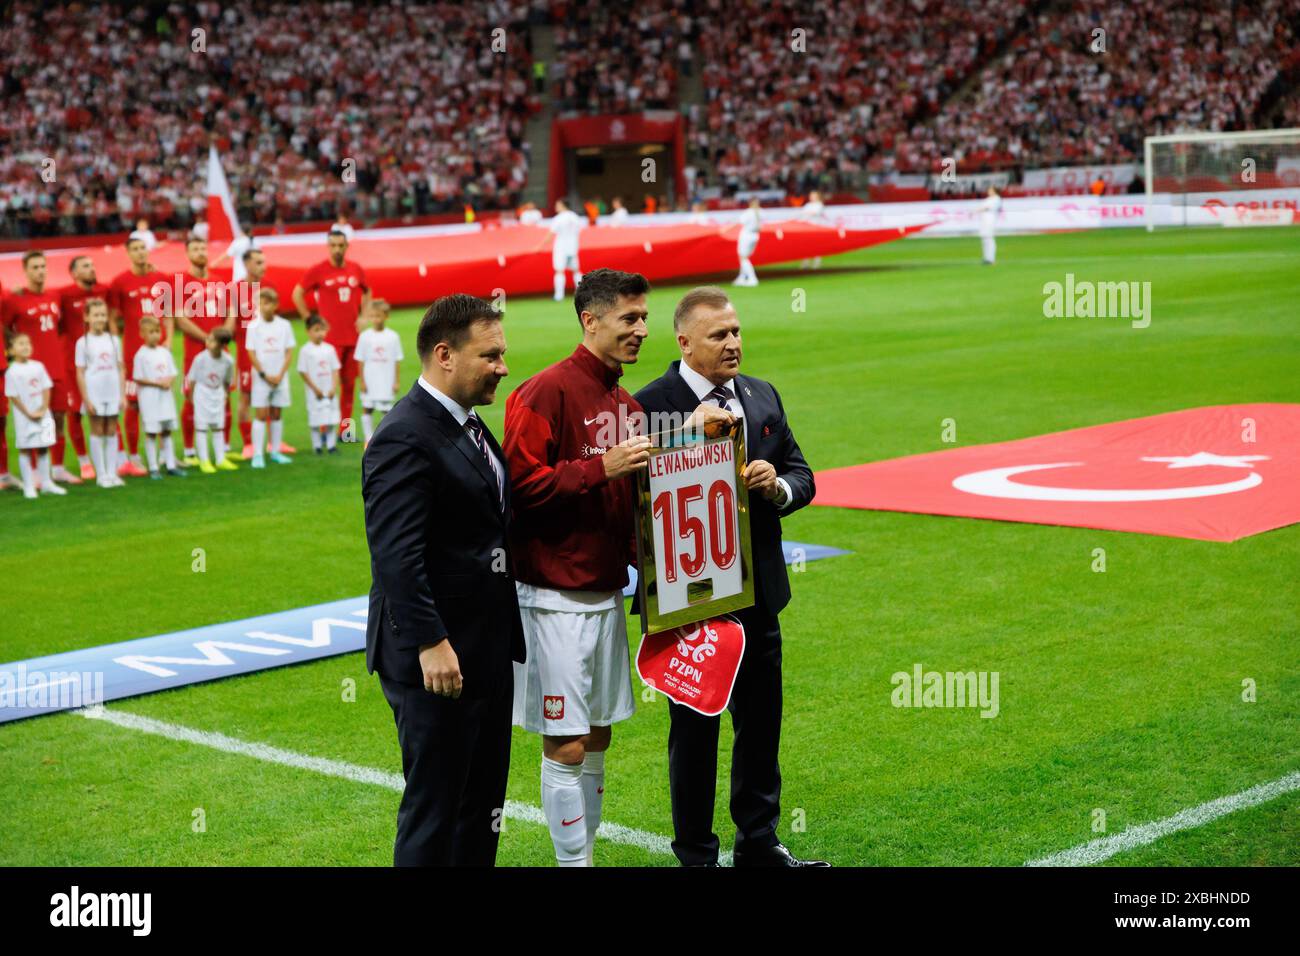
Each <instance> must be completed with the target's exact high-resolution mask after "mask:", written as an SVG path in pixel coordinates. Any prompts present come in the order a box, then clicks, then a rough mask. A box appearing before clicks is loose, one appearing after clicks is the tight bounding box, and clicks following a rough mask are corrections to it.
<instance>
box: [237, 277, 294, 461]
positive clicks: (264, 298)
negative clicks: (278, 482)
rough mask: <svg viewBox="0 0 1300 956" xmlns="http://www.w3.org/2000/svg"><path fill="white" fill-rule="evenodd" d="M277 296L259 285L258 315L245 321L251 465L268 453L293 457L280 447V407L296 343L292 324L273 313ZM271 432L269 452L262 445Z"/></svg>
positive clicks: (284, 401) (285, 401) (286, 400)
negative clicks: (249, 369) (250, 378)
mask: <svg viewBox="0 0 1300 956" xmlns="http://www.w3.org/2000/svg"><path fill="white" fill-rule="evenodd" d="M279 307H280V296H279V295H278V294H276V291H275V290H274V289H272V288H270V287H267V288H264V289H262V291H261V292H260V293H259V294H258V297H257V308H258V311H259V312H260V315H259V316H258V317H257V318H256V319H254V320H253V321H252V322H250V323H248V337H247V339H246V340H245V341H246V342H247V343H248V360H249V362H251V363H252V366H253V394H252V401H251V402H250V404H251V405H252V406H253V416H254V417H253V467H254V468H265V467H266V459H267V458H268V457H269V458H270V459H271V461H273V462H274V463H275V464H277V465H287V464H289V463H290V462H292V461H293V459H292V458H290V457H289V456H288V455H286V454H284V453H283V452H282V451H280V445H281V444H282V443H283V441H284V419H283V418H281V417H280V416H281V410H282V409H285V408H288V407H289V404H290V401H291V397H290V395H289V368H290V366H291V364H292V362H291V361H290V360H291V358H292V355H293V347H294V345H295V344H296V343H295V341H294V337H293V326H291V325H290V324H289V322H288V320H287V319H283V318H281V317H280V316H278V315H276V314H275V313H276V309H278V308H279ZM268 426H269V430H270V433H271V448H270V452H269V453H268V454H266V455H263V451H264V450H265V449H266V437H267V431H268Z"/></svg>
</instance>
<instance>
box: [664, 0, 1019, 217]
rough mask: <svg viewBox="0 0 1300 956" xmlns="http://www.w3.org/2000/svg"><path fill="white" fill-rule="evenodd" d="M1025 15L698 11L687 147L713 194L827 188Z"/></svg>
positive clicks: (783, 0)
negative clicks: (696, 100)
mask: <svg viewBox="0 0 1300 956" xmlns="http://www.w3.org/2000/svg"><path fill="white" fill-rule="evenodd" d="M1025 8H1026V3H1025V2H1024V0H1008V2H1003V3H997V4H993V3H977V2H962V3H952V2H949V0H866V2H863V0H830V2H824V3H817V4H810V3H808V2H804V0H775V2H773V3H769V4H766V5H764V6H762V7H756V6H755V5H754V4H752V3H747V2H745V0H704V2H702V3H701V4H700V10H699V22H698V26H697V33H698V37H699V59H700V61H701V62H703V63H704V64H705V65H704V67H703V79H704V89H705V95H706V103H705V104H704V105H703V106H702V107H700V108H696V109H694V110H693V111H692V113H691V116H690V119H691V123H690V134H689V136H690V145H691V147H692V148H693V149H694V150H695V151H696V154H697V156H699V157H700V158H701V160H702V163H703V166H704V168H705V170H706V171H708V172H706V174H705V175H706V178H711V179H712V181H713V184H714V185H721V186H723V187H724V188H733V189H735V188H756V187H760V186H762V187H765V188H771V187H781V186H783V187H785V188H786V189H787V190H788V191H790V192H795V193H805V192H807V191H808V190H809V189H812V188H816V187H817V186H818V185H834V184H836V183H837V182H839V181H842V180H844V179H845V178H851V177H852V176H853V175H854V174H856V173H859V172H861V171H862V170H863V169H864V168H865V166H866V164H867V162H868V160H869V158H870V157H871V156H872V154H873V153H875V152H876V151H877V150H880V149H888V148H890V146H891V145H892V140H893V138H894V136H896V135H897V134H898V133H900V132H902V131H903V130H905V129H907V128H908V126H910V125H911V124H912V123H913V122H914V121H917V120H918V119H921V118H924V117H926V116H929V115H931V114H933V113H934V112H935V111H936V110H937V109H938V107H939V105H940V103H942V102H943V101H944V99H945V98H946V97H947V96H949V95H950V94H951V93H952V92H953V91H954V90H956V89H957V88H958V86H959V85H960V84H961V83H962V81H963V80H964V79H965V78H966V77H967V76H968V75H969V74H970V73H971V71H972V70H974V69H976V68H977V67H978V66H979V65H980V64H981V63H982V62H983V61H984V59H985V58H987V57H988V56H989V55H991V54H992V53H993V52H994V51H995V50H996V49H997V47H998V45H999V44H1000V43H1002V42H1003V41H1004V40H1005V39H1006V38H1007V37H1008V36H1009V35H1010V33H1011V31H1012V30H1013V28H1014V26H1015V24H1016V23H1017V22H1018V20H1019V18H1020V17H1021V16H1022V14H1023V12H1024V10H1025ZM796 31H803V32H802V33H796ZM800 41H802V43H801V42H800Z"/></svg>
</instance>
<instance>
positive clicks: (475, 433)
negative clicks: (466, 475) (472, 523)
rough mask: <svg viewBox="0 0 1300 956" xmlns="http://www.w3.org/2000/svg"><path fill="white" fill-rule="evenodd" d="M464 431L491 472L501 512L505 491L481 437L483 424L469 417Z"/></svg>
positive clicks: (485, 439)
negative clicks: (495, 483)
mask: <svg viewBox="0 0 1300 956" xmlns="http://www.w3.org/2000/svg"><path fill="white" fill-rule="evenodd" d="M465 430H466V431H467V432H469V437H470V438H471V439H472V440H473V442H474V444H475V445H477V446H478V450H479V451H480V452H482V453H483V458H484V460H485V461H486V462H487V466H488V471H490V472H492V477H493V478H495V479H496V482H497V507H498V508H500V509H501V510H502V511H505V510H506V491H505V488H504V487H503V486H502V484H501V475H500V474H499V473H498V472H497V469H496V465H495V464H494V463H493V461H492V449H490V448H489V447H488V443H487V438H485V437H484V435H483V423H482V422H481V421H479V419H478V416H477V415H471V416H470V417H469V418H467V419H465Z"/></svg>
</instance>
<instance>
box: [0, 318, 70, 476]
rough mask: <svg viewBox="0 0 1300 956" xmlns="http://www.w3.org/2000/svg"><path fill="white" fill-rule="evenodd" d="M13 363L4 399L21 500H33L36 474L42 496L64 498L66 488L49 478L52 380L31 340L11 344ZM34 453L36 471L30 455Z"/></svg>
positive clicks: (17, 338)
mask: <svg viewBox="0 0 1300 956" xmlns="http://www.w3.org/2000/svg"><path fill="white" fill-rule="evenodd" d="M10 350H11V351H12V353H13V357H14V360H13V362H12V363H11V364H10V365H9V368H8V370H7V371H6V372H5V397H7V398H8V399H9V403H10V404H11V405H12V406H13V419H14V445H15V447H17V449H18V467H19V470H20V471H21V473H22V477H23V497H24V498H35V497H36V496H37V495H36V474H37V472H39V474H40V484H41V494H43V495H66V494H67V493H68V492H67V489H65V488H62V487H60V486H59V485H56V484H55V483H54V479H53V478H51V477H50V446H51V445H53V444H54V416H53V415H51V414H50V391H51V390H52V389H53V388H54V380H53V379H51V378H50V373H49V372H47V371H46V369H45V365H44V364H43V363H41V362H38V361H37V360H36V359H34V358H32V340H31V339H29V338H28V337H27V335H26V334H25V333H22V332H20V333H18V334H17V335H15V336H14V338H13V341H12V342H10ZM33 451H34V452H36V453H37V454H36V470H35V471H33V469H32V460H31V455H30V454H29V452H33Z"/></svg>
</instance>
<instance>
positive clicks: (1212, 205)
mask: <svg viewBox="0 0 1300 956" xmlns="http://www.w3.org/2000/svg"><path fill="white" fill-rule="evenodd" d="M1201 208H1202V209H1208V210H1209V211H1210V213H1211V214H1212V215H1215V216H1217V215H1218V214H1219V210H1220V209H1227V208H1228V204H1227V203H1226V202H1224V201H1223V200H1222V199H1213V198H1211V199H1207V200H1205V202H1203V203H1201ZM1232 208H1233V209H1237V210H1242V209H1300V204H1298V203H1297V202H1296V200H1294V199H1252V200H1250V201H1249V202H1236V203H1233V204H1232Z"/></svg>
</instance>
